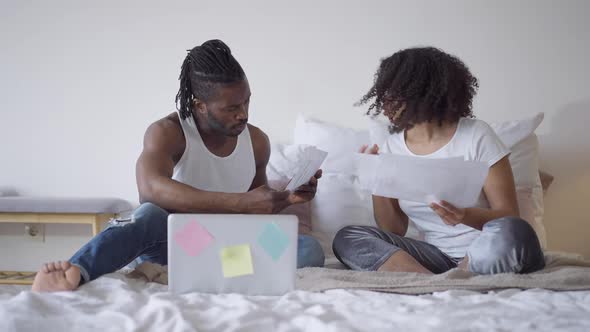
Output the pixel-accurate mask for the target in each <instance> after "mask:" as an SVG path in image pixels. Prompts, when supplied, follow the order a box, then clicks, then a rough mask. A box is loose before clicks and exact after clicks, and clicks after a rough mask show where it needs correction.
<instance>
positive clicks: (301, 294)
mask: <svg viewBox="0 0 590 332" xmlns="http://www.w3.org/2000/svg"><path fill="white" fill-rule="evenodd" d="M586 269H587V270H586V274H587V275H588V276H589V277H588V278H590V268H586ZM320 270H322V271H328V272H330V273H331V274H332V279H334V280H349V281H350V279H349V278H348V277H349V274H350V273H354V271H344V270H338V269H329V268H325V269H302V270H300V271H299V272H298V275H299V277H300V279H301V280H303V279H306V278H308V279H309V280H308V283H307V285H306V284H305V283H303V284H302V283H299V284H298V288H309V287H310V286H309V284H316V285H318V284H320V285H321V284H322V282H321V281H320V282H318V280H317V279H313V278H310V276H311V275H314V274H315V275H316V276H317V275H318V273H317V272H318V271H320ZM127 272H128V271H120V272H117V273H112V274H109V275H106V276H103V277H101V278H99V279H97V280H96V281H95V282H92V283H89V284H87V285H84V286H82V287H81V288H80V289H79V290H77V291H75V292H62V293H53V294H37V293H32V292H30V290H29V288H28V287H26V286H18V285H3V286H0V331H257V332H260V331H392V330H396V331H479V330H481V331H590V319H589V317H590V291H588V290H583V291H580V290H577V291H572V290H566V291H553V290H547V289H539V288H532V289H526V290H521V289H518V288H510V287H508V288H503V289H496V290H492V291H480V290H464V289H463V290H460V289H450V290H446V291H440V292H436V291H435V292H433V293H429V294H423V295H407V294H399V293H389V292H388V291H391V290H392V289H383V291H380V292H377V291H369V290H366V289H350V288H335V289H328V290H323V291H309V290H296V291H293V292H290V293H287V294H285V295H283V296H276V297H269V296H244V295H239V294H220V295H212V294H199V293H190V294H185V295H173V294H170V293H168V292H167V286H166V285H162V284H159V283H155V282H146V281H144V280H141V279H132V278H129V277H128V276H126V273H127ZM568 275H572V274H571V273H568ZM395 276H396V274H390V278H392V280H393V279H395ZM398 276H401V277H402V278H403V277H404V276H403V275H398ZM405 277H408V276H405ZM452 278H453V277H452V273H451V279H452ZM455 278H456V277H455ZM581 278H582V279H584V282H585V283H586V286H585V287H586V289H590V288H589V286H590V279H588V278H586V277H584V276H581ZM576 279H578V284H579V283H580V277H579V276H578V278H576ZM316 287H317V286H316ZM410 292H412V291H410Z"/></svg>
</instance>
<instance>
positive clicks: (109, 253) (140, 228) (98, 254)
mask: <svg viewBox="0 0 590 332" xmlns="http://www.w3.org/2000/svg"><path fill="white" fill-rule="evenodd" d="M133 219H134V222H130V223H126V224H124V225H118V226H111V227H108V228H107V229H105V230H104V231H103V232H101V233H100V234H98V235H97V236H95V237H94V238H93V239H92V240H91V241H90V242H88V243H87V244H86V245H85V246H83V247H82V248H81V249H80V250H78V252H77V253H76V254H75V255H74V256H73V257H72V258H71V259H70V263H71V264H72V265H75V266H78V267H79V268H80V274H81V275H82V279H81V282H82V283H84V282H88V281H90V280H94V279H96V278H98V277H100V276H101V275H103V274H107V273H111V272H115V271H117V270H118V269H120V268H122V267H124V266H126V265H127V264H129V263H131V262H133V261H134V260H135V259H136V258H138V257H139V258H140V260H142V261H149V262H153V263H158V264H162V265H166V264H167V260H168V254H167V251H168V243H167V232H168V229H167V221H168V212H167V211H166V210H164V209H162V208H160V207H158V206H156V205H154V204H152V203H144V204H142V205H141V206H140V207H139V208H137V210H135V212H134V213H133ZM297 245H298V250H297V267H298V268H302V267H308V266H314V267H321V266H323V265H324V252H323V250H322V247H321V246H320V244H319V242H318V241H317V240H316V239H314V238H313V237H311V236H307V235H299V239H298V243H297Z"/></svg>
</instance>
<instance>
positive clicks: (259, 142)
mask: <svg viewBox="0 0 590 332" xmlns="http://www.w3.org/2000/svg"><path fill="white" fill-rule="evenodd" d="M248 131H249V132H250V140H251V141H252V150H253V151H254V159H255V160H256V165H260V166H261V167H262V166H264V167H266V164H267V163H268V159H269V158H270V140H269V139H268V136H267V135H266V134H265V133H264V132H263V131H262V130H261V129H260V128H258V127H256V126H254V125H251V124H248Z"/></svg>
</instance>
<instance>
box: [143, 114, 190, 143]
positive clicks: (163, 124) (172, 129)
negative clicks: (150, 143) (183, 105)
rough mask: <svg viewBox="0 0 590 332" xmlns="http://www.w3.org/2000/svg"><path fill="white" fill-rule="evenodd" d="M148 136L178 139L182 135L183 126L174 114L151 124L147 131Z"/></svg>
mask: <svg viewBox="0 0 590 332" xmlns="http://www.w3.org/2000/svg"><path fill="white" fill-rule="evenodd" d="M147 134H150V135H155V136H168V137H176V136H177V135H179V134H180V135H182V126H181V125H180V120H179V119H178V116H177V115H176V114H175V113H172V114H170V115H167V116H165V117H163V118H161V119H159V120H157V121H155V122H153V123H152V124H150V126H149V127H148V129H147V131H146V135H147Z"/></svg>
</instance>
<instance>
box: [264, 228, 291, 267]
mask: <svg viewBox="0 0 590 332" xmlns="http://www.w3.org/2000/svg"><path fill="white" fill-rule="evenodd" d="M258 244H259V245H260V246H261V247H262V249H264V250H265V251H266V253H268V255H269V256H270V257H272V259H274V260H275V261H276V260H278V259H279V258H281V256H282V255H283V253H284V252H285V250H286V249H287V247H288V246H289V237H288V236H287V233H285V232H284V231H283V230H282V229H281V228H280V227H279V226H277V225H276V224H270V223H269V224H266V225H265V226H264V229H263V230H262V232H261V233H260V235H259V236H258Z"/></svg>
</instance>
